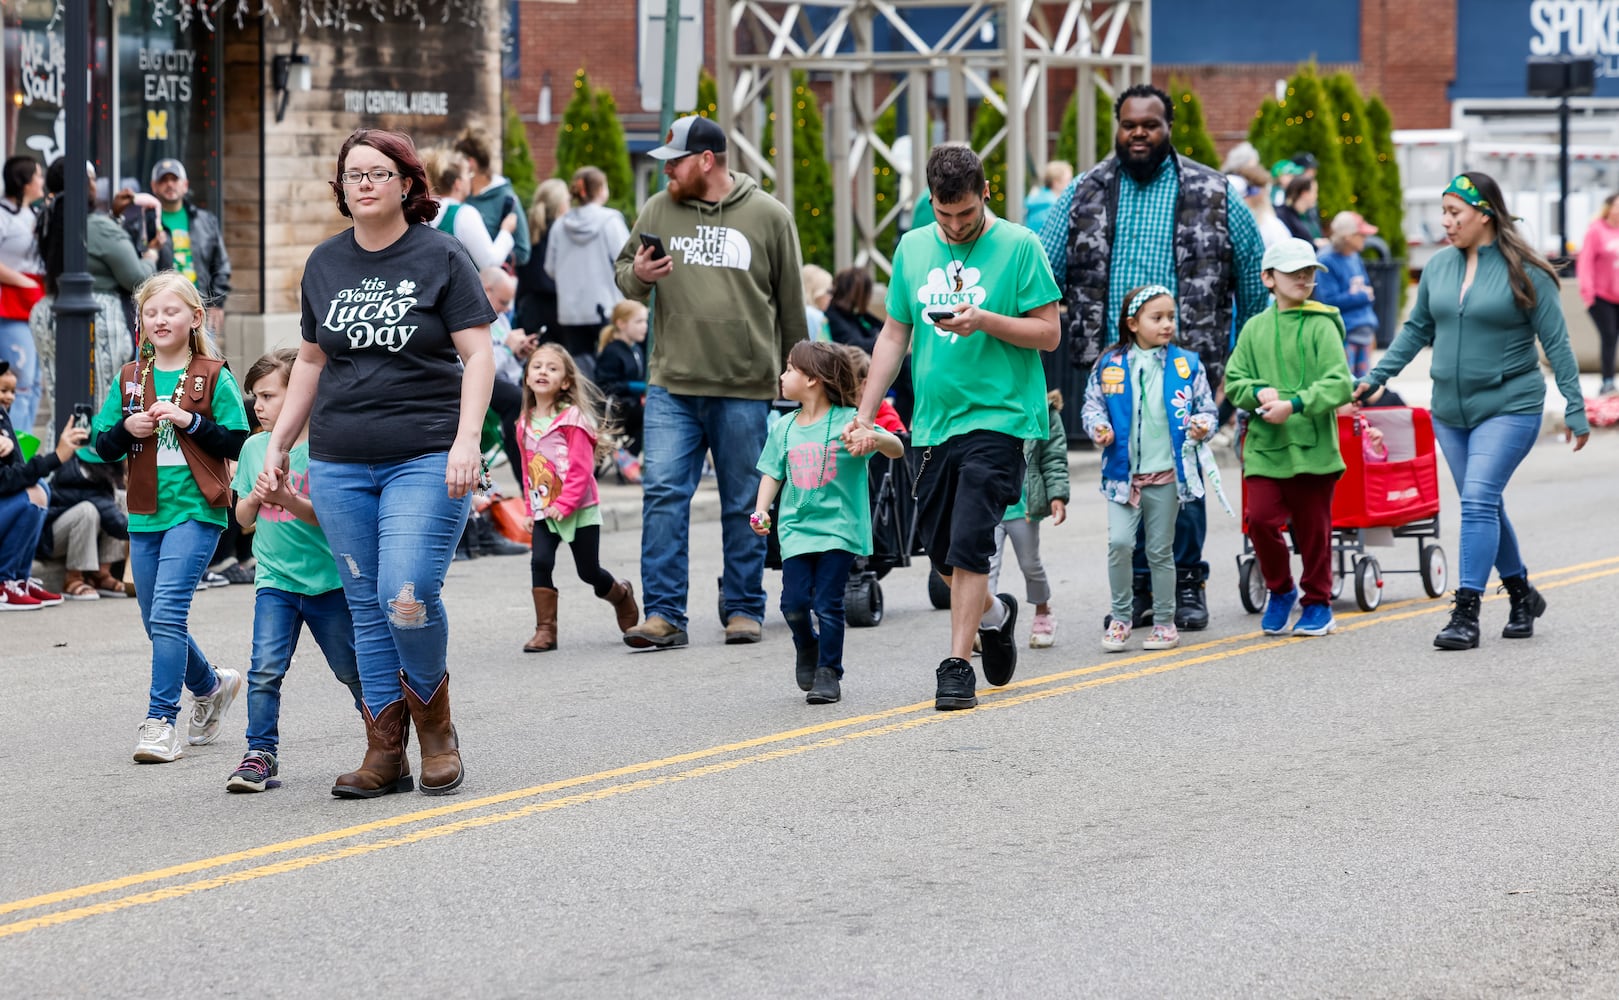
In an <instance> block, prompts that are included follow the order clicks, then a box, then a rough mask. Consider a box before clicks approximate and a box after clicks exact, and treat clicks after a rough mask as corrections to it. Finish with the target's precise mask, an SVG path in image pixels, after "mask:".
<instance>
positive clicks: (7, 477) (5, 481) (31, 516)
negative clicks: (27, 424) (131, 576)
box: [0, 361, 90, 611]
mask: <svg viewBox="0 0 1619 1000" xmlns="http://www.w3.org/2000/svg"><path fill="white" fill-rule="evenodd" d="M16 398H17V375H16V373H15V372H13V371H12V370H11V362H10V361H0V611H33V610H37V609H39V608H41V607H45V606H47V605H53V604H61V603H62V595H61V594H56V593H52V592H51V591H49V590H46V589H45V588H44V587H42V586H40V585H39V584H38V583H37V582H36V581H34V580H32V579H30V578H29V572H30V571H31V570H32V569H33V566H34V550H35V549H37V548H38V547H39V536H40V532H41V531H42V530H43V529H44V527H45V508H46V506H47V505H48V504H49V494H48V492H47V490H46V489H45V486H44V485H43V484H42V483H41V482H40V481H41V480H43V479H44V478H45V477H46V476H48V475H50V474H51V473H53V472H55V471H56V470H57V469H58V468H60V467H61V465H62V463H63V462H65V461H67V460H68V458H69V457H71V456H72V454H73V451H74V449H76V448H78V447H79V446H80V445H82V444H84V443H85V441H86V440H88V439H89V436H90V435H89V432H88V431H86V430H85V429H84V428H83V427H80V426H79V425H78V424H76V423H75V422H73V421H69V422H68V424H67V426H65V427H63V428H62V436H61V437H60V438H59V439H58V440H57V442H56V450H55V451H48V452H46V453H45V454H43V455H35V456H34V457H33V458H30V459H28V460H27V461H24V460H23V457H22V445H21V444H20V443H19V442H18V441H17V433H16V431H14V430H12V429H11V404H12V402H13V401H14V400H15V399H16Z"/></svg>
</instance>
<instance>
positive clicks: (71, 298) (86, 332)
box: [51, 0, 105, 435]
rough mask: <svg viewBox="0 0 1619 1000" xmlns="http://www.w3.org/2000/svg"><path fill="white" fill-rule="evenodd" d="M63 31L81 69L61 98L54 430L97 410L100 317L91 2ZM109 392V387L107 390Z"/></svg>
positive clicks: (72, 62) (70, 4)
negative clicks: (89, 229)
mask: <svg viewBox="0 0 1619 1000" xmlns="http://www.w3.org/2000/svg"><path fill="white" fill-rule="evenodd" d="M64 25H65V29H66V31H67V46H66V52H65V55H66V56H67V63H66V65H68V66H70V67H77V69H76V70H74V71H70V72H69V73H68V74H67V80H66V86H65V87H64V88H63V89H64V96H63V104H62V107H63V116H64V118H65V119H66V124H67V136H66V142H65V143H64V146H65V149H66V152H65V156H66V163H65V168H66V169H65V170H64V171H63V175H62V179H63V189H62V193H61V194H60V195H59V196H58V197H61V198H65V199H67V201H66V202H65V203H64V204H63V227H64V235H65V236H66V242H65V244H64V246H63V252H62V265H63V267H62V275H61V277H60V278H58V279H57V282H56V385H54V386H52V387H51V391H52V393H53V394H54V395H55V397H56V427H53V428H52V429H51V431H52V434H53V435H54V434H55V433H56V432H57V431H58V430H60V428H61V425H62V423H63V421H65V420H66V419H68V418H69V417H71V415H72V413H73V406H74V404H76V403H90V404H92V405H93V404H94V403H95V400H93V399H92V398H91V381H90V339H91V331H92V329H93V327H94V322H95V320H94V317H95V314H96V300H95V299H94V298H92V297H91V295H90V274H89V272H88V271H86V270H85V264H86V260H85V256H86V255H85V246H84V241H85V227H86V224H87V223H88V221H89V220H88V215H89V204H90V182H89V177H88V176H87V175H86V171H85V167H84V166H83V164H85V163H87V162H88V161H89V155H88V154H89V149H88V146H89V134H90V95H89V93H88V88H87V86H86V82H85V78H86V77H87V76H88V73H87V72H86V71H85V67H88V66H89V65H90V55H89V42H90V2H89V0H67V9H66V11H65V17H64ZM103 388H105V387H103Z"/></svg>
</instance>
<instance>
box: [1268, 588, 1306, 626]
mask: <svg viewBox="0 0 1619 1000" xmlns="http://www.w3.org/2000/svg"><path fill="white" fill-rule="evenodd" d="M1298 599H1299V591H1298V588H1297V587H1294V588H1293V589H1292V590H1290V591H1288V592H1287V593H1285V594H1272V595H1270V597H1269V598H1268V599H1267V600H1266V601H1265V617H1263V618H1261V619H1259V628H1260V630H1261V631H1263V632H1264V633H1265V634H1266V635H1285V634H1287V620H1288V619H1289V618H1291V617H1292V615H1293V605H1294V604H1296V603H1298Z"/></svg>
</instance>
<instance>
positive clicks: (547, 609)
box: [523, 587, 557, 653]
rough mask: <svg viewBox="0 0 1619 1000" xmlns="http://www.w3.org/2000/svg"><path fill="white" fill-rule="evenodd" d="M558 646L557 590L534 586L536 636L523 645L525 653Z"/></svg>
mask: <svg viewBox="0 0 1619 1000" xmlns="http://www.w3.org/2000/svg"><path fill="white" fill-rule="evenodd" d="M556 648H557V592H556V590H555V589H553V588H551V587H535V588H534V638H532V639H530V640H529V641H528V644H527V645H525V646H524V647H523V652H525V653H544V652H548V651H550V650H553V649H556Z"/></svg>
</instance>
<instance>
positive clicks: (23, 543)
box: [0, 484, 50, 583]
mask: <svg viewBox="0 0 1619 1000" xmlns="http://www.w3.org/2000/svg"><path fill="white" fill-rule="evenodd" d="M41 485H43V484H41ZM46 490H47V492H46V496H49V495H50V493H49V487H46ZM44 530H45V508H44V507H39V506H36V505H35V504H34V501H32V500H30V499H28V491H27V490H20V491H18V492H16V493H13V494H11V496H8V497H0V583H6V582H8V581H10V580H26V579H28V574H29V573H30V572H31V571H32V570H33V568H34V550H35V549H37V548H39V536H40V533H41V532H42V531H44Z"/></svg>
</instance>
